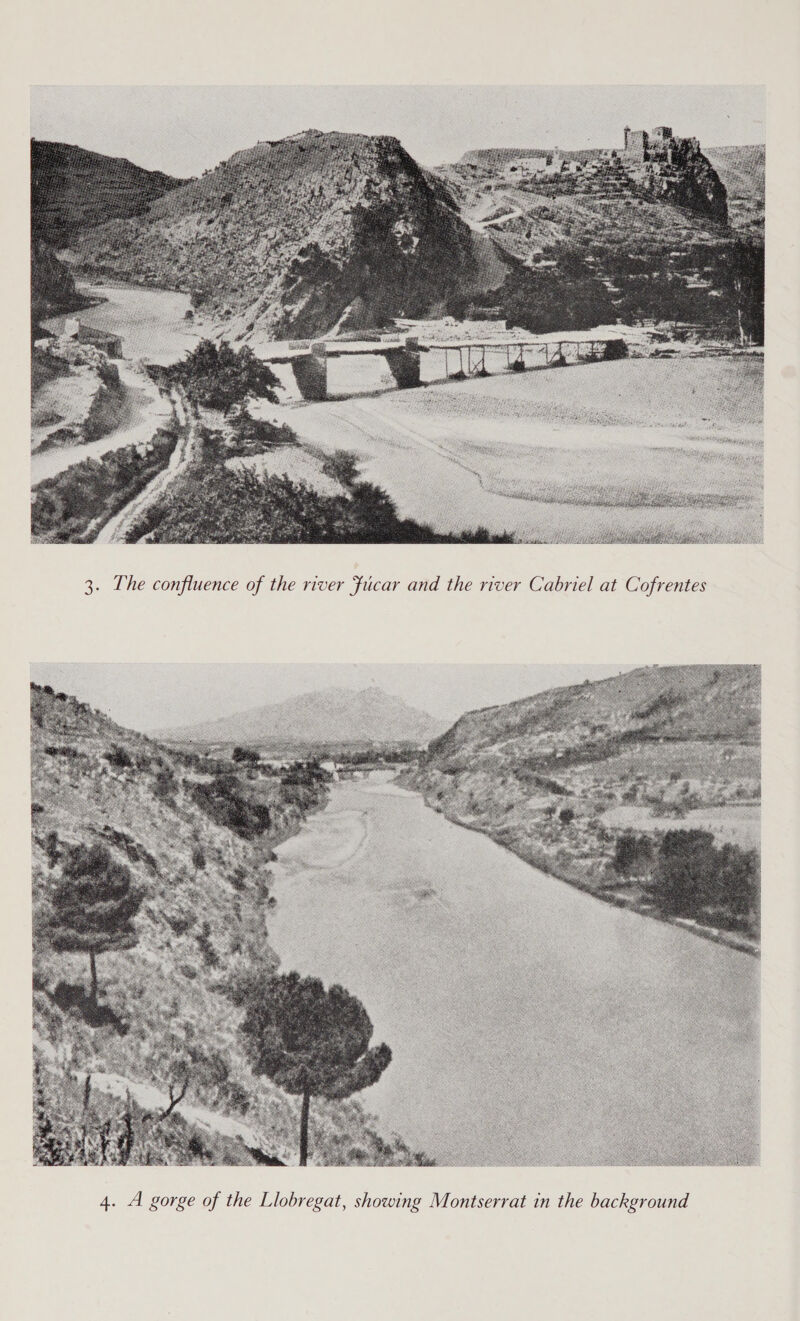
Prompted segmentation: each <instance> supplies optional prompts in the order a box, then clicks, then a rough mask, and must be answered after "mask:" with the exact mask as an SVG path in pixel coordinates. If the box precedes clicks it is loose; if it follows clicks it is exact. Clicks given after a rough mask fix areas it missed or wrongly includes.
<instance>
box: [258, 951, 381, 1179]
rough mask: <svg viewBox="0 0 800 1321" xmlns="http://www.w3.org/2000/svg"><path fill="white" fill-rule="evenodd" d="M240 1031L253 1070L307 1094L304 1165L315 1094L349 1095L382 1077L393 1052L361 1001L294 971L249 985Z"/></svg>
mask: <svg viewBox="0 0 800 1321" xmlns="http://www.w3.org/2000/svg"><path fill="white" fill-rule="evenodd" d="M241 1030H242V1034H243V1037H244V1040H245V1046H246V1049H247V1052H248V1055H249V1058H250V1062H251V1065H252V1067H253V1069H254V1071H255V1072H256V1073H260V1074H264V1075H265V1076H266V1077H268V1078H271V1079H272V1081H273V1082H275V1083H277V1084H278V1086H279V1087H282V1088H283V1090H284V1091H286V1092H290V1093H292V1094H295V1095H298V1094H301V1095H302V1096H303V1110H302V1113H301V1126H300V1164H301V1165H304V1164H305V1163H306V1156H307V1149H308V1107H309V1099H310V1097H311V1096H325V1097H328V1098H330V1099H342V1098H344V1097H346V1096H352V1094H353V1093H354V1092H358V1091H361V1089H362V1088H364V1087H369V1086H371V1085H372V1083H374V1082H377V1081H378V1079H379V1078H380V1076H381V1074H382V1073H383V1071H384V1070H385V1069H386V1068H387V1066H388V1065H389V1063H390V1062H391V1058H392V1052H391V1050H390V1049H389V1047H388V1046H387V1045H386V1044H385V1043H382V1044H381V1045H380V1046H370V1044H369V1043H370V1041H371V1039H372V1023H371V1021H370V1018H369V1015H368V1013H367V1011H366V1009H365V1008H364V1006H363V1005H362V1003H361V1001H360V1000H358V999H356V997H355V996H353V995H350V994H349V992H348V991H346V990H345V989H344V987H342V986H331V987H330V989H329V990H327V991H326V990H325V987H324V986H323V984H322V982H321V981H320V980H319V978H317V977H301V976H300V974H299V973H297V972H289V973H284V974H281V975H279V976H273V977H269V978H264V979H262V980H261V981H260V982H259V983H258V984H257V985H255V986H254V987H253V988H252V990H251V993H250V997H249V1001H248V1004H247V1010H246V1013H245V1017H244V1020H243V1022H242V1025H241Z"/></svg>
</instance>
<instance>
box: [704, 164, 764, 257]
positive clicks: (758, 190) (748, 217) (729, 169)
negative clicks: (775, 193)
mask: <svg viewBox="0 0 800 1321" xmlns="http://www.w3.org/2000/svg"><path fill="white" fill-rule="evenodd" d="M706 156H707V157H708V159H709V160H710V162H711V164H712V165H713V167H714V169H715V170H716V172H717V174H718V175H719V177H720V179H721V180H722V183H723V185H724V187H725V191H726V193H727V195H728V219H729V221H730V224H731V226H732V228H733V229H735V230H736V231H737V232H738V233H741V234H745V235H747V236H748V237H751V238H755V239H759V240H760V241H761V242H762V243H763V241H764V213H765V169H766V148H765V147H764V146H759V145H753V146H746V147H708V148H707V149H706Z"/></svg>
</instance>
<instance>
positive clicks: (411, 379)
mask: <svg viewBox="0 0 800 1321" xmlns="http://www.w3.org/2000/svg"><path fill="white" fill-rule="evenodd" d="M383 356H384V358H385V359H386V362H387V364H388V367H389V371H390V372H391V373H392V376H393V377H394V379H395V380H396V382H397V385H398V389H400V390H413V388H414V386H416V385H419V383H420V376H419V364H420V351H419V340H417V339H407V340H406V342H405V346H404V347H403V348H401V349H387V350H386V352H385V353H384V355H383Z"/></svg>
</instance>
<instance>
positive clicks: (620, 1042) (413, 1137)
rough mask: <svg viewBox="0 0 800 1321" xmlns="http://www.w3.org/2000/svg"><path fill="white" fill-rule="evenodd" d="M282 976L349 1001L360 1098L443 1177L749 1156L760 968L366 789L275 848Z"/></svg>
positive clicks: (752, 1153)
mask: <svg viewBox="0 0 800 1321" xmlns="http://www.w3.org/2000/svg"><path fill="white" fill-rule="evenodd" d="M278 858H279V862H278V864H277V865H276V867H275V884H274V894H275V896H276V898H277V901H278V904H277V908H276V910H275V911H274V912H273V913H272V914H271V915H270V919H269V929H270V937H271V941H272V943H273V944H274V946H275V948H276V950H277V952H278V954H279V955H280V957H281V960H282V966H283V969H284V970H285V971H288V970H289V969H292V968H296V969H298V970H299V971H300V972H302V973H304V974H310V973H313V974H315V975H317V976H320V977H321V978H322V979H323V981H324V982H325V983H326V984H328V983H330V982H340V983H341V984H342V985H344V986H345V987H346V988H347V989H348V990H349V991H350V992H351V993H353V994H354V995H357V996H358V997H359V998H360V999H361V1000H363V1002H364V1004H365V1006H366V1008H367V1010H368V1012H369V1014H370V1016H371V1018H372V1021H373V1024H374V1027H375V1035H374V1038H373V1041H374V1042H375V1043H377V1042H379V1041H383V1040H385V1041H387V1042H388V1043H389V1045H390V1046H391V1048H392V1052H393V1059H392V1063H391V1064H390V1065H389V1068H388V1069H387V1070H386V1072H385V1073H384V1075H383V1077H382V1078H381V1080H380V1081H379V1082H378V1083H377V1084H376V1085H375V1086H374V1087H371V1088H370V1089H369V1090H368V1091H365V1092H363V1093H361V1097H360V1099H361V1100H362V1102H363V1103H364V1105H365V1106H366V1107H367V1109H368V1110H370V1111H371V1112H372V1113H374V1114H375V1115H376V1116H377V1117H378V1119H379V1121H380V1123H381V1126H382V1127H383V1129H384V1131H393V1132H397V1133H399V1134H400V1135H401V1136H402V1137H403V1138H405V1140H406V1141H407V1142H408V1143H409V1145H411V1146H412V1148H414V1149H415V1150H423V1151H425V1152H426V1153H427V1154H428V1155H429V1156H431V1157H432V1158H433V1159H434V1160H435V1161H436V1162H437V1163H439V1164H444V1165H464V1166H470V1165H539V1166H549V1165H634V1166H641V1165H701V1164H752V1163H754V1162H756V1161H757V1160H758V1059H759V1049H758V1026H757V1024H758V1005H759V964H758V961H757V960H755V959H753V958H751V957H750V956H748V955H746V954H742V953H739V952H738V951H735V950H731V949H728V948H727V947H724V946H721V945H715V944H712V943H711V942H708V941H705V940H702V939H700V938H699V937H697V936H695V935H692V934H691V933H690V932H686V931H683V930H681V929H679V928H677V927H672V926H668V925H665V924H662V923H659V922H656V921H654V920H653V919H651V918H645V917H641V916H639V915H638V914H636V913H631V912H625V911H623V910H620V909H616V908H613V907H611V906H610V905H607V904H604V903H601V902H599V901H598V900H595V899H593V898H592V897H591V896H589V895H585V894H583V893H580V892H579V891H577V890H575V889H573V888H571V887H570V886H569V885H566V884H564V883H563V882H561V881H558V880H555V879H553V878H552V877H549V876H546V875H545V874H544V873H542V872H540V871H537V870H536V869H535V868H533V867H530V866H528V865H527V864H526V863H524V862H522V861H521V860H520V859H519V858H517V857H515V856H514V855H513V854H511V853H508V852H507V851H506V850H504V849H502V848H500V847H499V846H498V845H496V844H495V843H494V842H493V841H491V840H490V839H488V838H487V837H486V836H483V835H480V834H478V833H476V832H473V831H469V830H466V829H464V828H462V827H460V826H456V825H454V824H452V823H451V822H449V821H447V820H446V819H445V818H444V817H442V816H441V815H439V814H438V813H436V812H434V811H433V810H432V809H430V808H428V807H427V806H426V805H425V804H424V802H423V800H422V798H421V797H420V796H419V795H417V794H413V793H409V792H407V791H404V790H402V789H398V788H397V787H395V786H394V785H393V784H391V783H387V782H382V781H381V779H380V777H378V778H377V779H376V778H375V777H372V778H371V780H370V781H351V782H346V783H341V784H336V785H334V786H333V788H332V792H331V797H330V801H329V803H328V805H327V807H326V809H325V811H324V812H322V813H319V814H317V815H316V816H313V817H310V818H309V819H308V820H307V822H306V824H305V826H304V828H303V830H302V831H301V833H300V834H299V835H297V836H295V837H294V838H293V839H291V840H288V841H287V842H286V843H285V844H284V845H282V846H281V847H280V848H279V849H278Z"/></svg>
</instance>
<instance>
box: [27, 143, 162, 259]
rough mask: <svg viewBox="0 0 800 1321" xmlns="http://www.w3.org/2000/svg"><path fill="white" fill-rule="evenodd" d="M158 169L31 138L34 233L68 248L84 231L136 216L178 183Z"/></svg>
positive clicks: (82, 148) (64, 144)
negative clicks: (148, 168) (111, 221)
mask: <svg viewBox="0 0 800 1321" xmlns="http://www.w3.org/2000/svg"><path fill="white" fill-rule="evenodd" d="M183 182H184V180H182V179H173V178H172V177H171V176H170V175H168V174H162V173H161V171H160V170H144V169H142V168H141V167H140V166H138V165H132V164H131V162H130V161H127V160H124V159H122V158H121V157H114V156H104V155H101V154H100V153H99V152H96V151H87V150H86V149H85V148H84V147H75V146H72V145H71V144H69V143H66V142H45V141H41V140H38V139H36V138H34V139H33V140H32V142H31V220H32V227H33V234H34V237H35V238H37V239H44V240H46V242H47V243H49V244H51V245H52V246H53V247H55V248H64V247H68V246H69V244H70V243H71V242H72V241H73V240H74V239H76V238H77V236H78V235H79V234H80V233H82V232H83V231H84V230H85V229H90V228H92V226H94V225H102V224H104V223H105V222H106V221H109V220H114V219H119V218H123V217H125V216H135V215H140V214H141V213H142V212H143V211H146V210H147V208H148V206H149V205H150V203H151V202H153V201H155V200H156V198H158V197H161V196H162V195H163V194H164V193H166V192H169V191H170V189H172V188H177V187H179V186H180V185H181V184H182V183H183Z"/></svg>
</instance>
